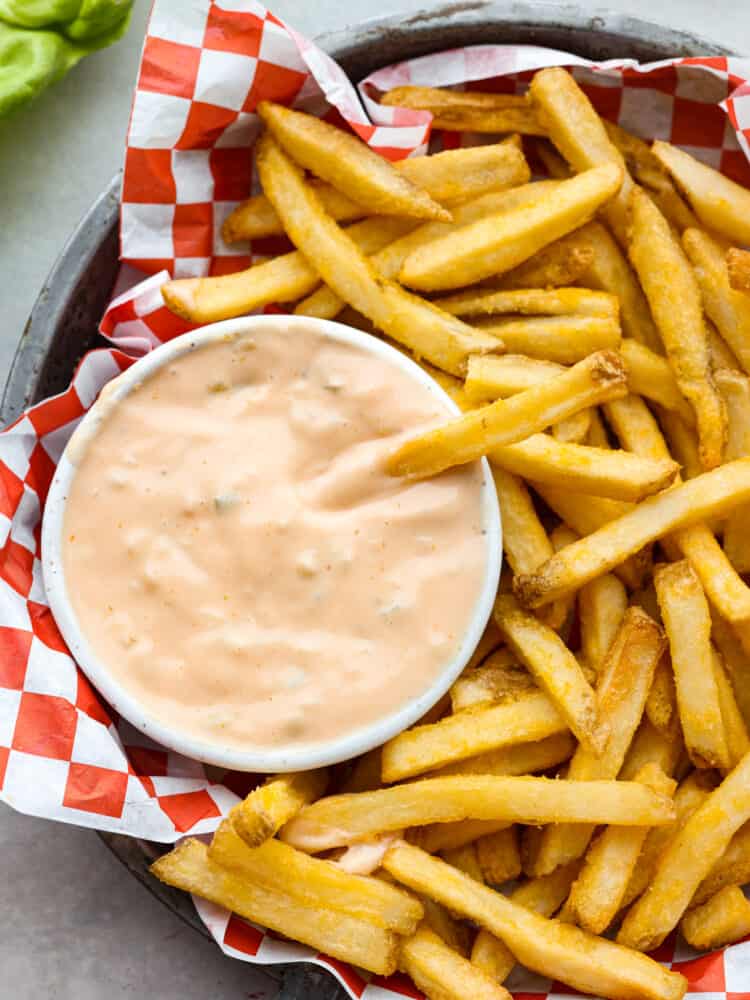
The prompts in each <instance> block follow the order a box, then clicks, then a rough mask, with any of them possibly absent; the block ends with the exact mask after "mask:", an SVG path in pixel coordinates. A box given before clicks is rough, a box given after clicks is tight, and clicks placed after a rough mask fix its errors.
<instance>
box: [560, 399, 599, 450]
mask: <svg viewBox="0 0 750 1000" xmlns="http://www.w3.org/2000/svg"><path fill="white" fill-rule="evenodd" d="M595 414H596V408H595V407H594V408H590V409H588V410H579V411H578V413H574V414H573V416H572V417H568V418H567V419H566V420H561V421H560V423H558V424H555V425H554V426H553V427H552V428H551V431H552V437H553V438H554V439H555V440H556V441H562V443H563V444H590V443H591V442H589V441H588V440H587V439H588V436H589V431H590V430H591V425H592V422H593V419H594V415H595Z"/></svg>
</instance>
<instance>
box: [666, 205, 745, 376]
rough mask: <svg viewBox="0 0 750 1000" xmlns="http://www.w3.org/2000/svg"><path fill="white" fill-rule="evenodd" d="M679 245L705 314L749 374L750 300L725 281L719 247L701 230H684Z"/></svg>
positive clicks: (722, 253) (726, 274) (722, 251)
mask: <svg viewBox="0 0 750 1000" xmlns="http://www.w3.org/2000/svg"><path fill="white" fill-rule="evenodd" d="M748 194H749V195H750V192H748ZM749 200H750V199H749ZM682 245H683V247H684V249H685V253H686V254H687V255H688V259H689V260H690V263H691V264H692V265H693V269H694V271H695V276H696V278H697V279H698V285H699V286H700V290H701V297H702V299H703V307H704V309H705V310H706V313H707V315H708V317H709V318H710V319H711V320H712V322H713V323H714V324H715V325H716V328H717V330H718V331H719V333H720V335H721V337H722V339H723V340H725V341H726V342H727V344H729V346H730V348H731V349H732V351H733V353H734V355H735V357H736V358H737V360H738V361H739V363H740V364H741V365H742V368H743V370H744V371H745V372H746V373H750V299H749V298H748V297H747V295H744V294H743V293H742V292H737V291H735V290H734V289H733V288H732V286H731V285H730V284H729V273H728V270H727V262H726V257H725V255H724V250H723V247H722V246H721V245H720V244H719V243H717V241H716V240H714V239H712V238H711V236H709V235H708V233H705V232H703V230H701V229H686V230H685V232H684V233H683V235H682Z"/></svg>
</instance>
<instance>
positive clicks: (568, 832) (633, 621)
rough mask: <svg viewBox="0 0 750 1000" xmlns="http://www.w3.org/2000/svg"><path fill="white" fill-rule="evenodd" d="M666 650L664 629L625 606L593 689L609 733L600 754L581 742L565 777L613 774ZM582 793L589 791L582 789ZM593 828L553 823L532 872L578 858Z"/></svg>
mask: <svg viewBox="0 0 750 1000" xmlns="http://www.w3.org/2000/svg"><path fill="white" fill-rule="evenodd" d="M664 648H665V638H664V633H663V632H662V630H661V629H660V628H659V626H658V625H657V624H656V622H654V621H653V619H651V618H649V616H648V615H647V614H646V613H645V612H644V611H642V610H641V609H640V608H628V610H627V611H626V612H625V615H624V617H623V620H622V624H621V625H620V629H619V631H618V633H617V635H616V636H615V639H614V642H613V643H612V644H611V646H610V649H609V651H608V653H607V656H606V658H605V661H604V663H603V665H602V667H601V670H600V680H599V685H598V687H597V692H596V695H597V704H598V708H599V716H600V718H602V719H605V720H606V721H607V722H608V723H609V727H610V731H611V733H612V735H611V738H610V740H609V742H608V743H607V746H606V748H605V750H604V753H603V754H601V755H599V756H597V755H596V754H594V753H591V751H590V750H588V749H586V747H583V746H579V747H578V749H577V750H576V752H575V753H574V754H573V757H572V759H571V761H570V765H569V767H568V780H569V781H571V782H573V783H575V782H578V781H587V782H588V781H592V780H602V779H612V778H615V777H616V776H617V774H618V772H619V771H620V769H621V767H622V765H623V761H624V759H625V754H626V752H627V749H628V747H629V745H630V742H631V740H632V739H633V735H634V733H635V731H636V729H637V727H638V724H639V722H640V721H641V717H642V715H643V709H644V706H645V704H646V696H647V694H648V691H649V688H650V686H651V681H652V679H653V675H654V671H655V669H656V665H657V663H658V662H659V660H660V658H661V655H662V653H663V651H664ZM582 795H583V796H584V797H585V796H586V795H587V791H584V792H582ZM593 832H594V829H593V827H592V826H564V825H557V826H551V827H549V829H546V830H544V832H543V833H542V835H541V839H540V843H539V845H538V849H537V851H535V855H536V857H535V860H534V864H533V869H532V870H531V874H533V875H546V874H549V872H551V871H553V870H554V869H555V868H556V867H557V866H558V865H564V864H568V863H569V862H571V861H575V860H576V859H577V858H580V857H581V856H582V855H583V853H584V852H585V850H586V847H587V846H588V843H589V841H590V839H591V835H592V834H593Z"/></svg>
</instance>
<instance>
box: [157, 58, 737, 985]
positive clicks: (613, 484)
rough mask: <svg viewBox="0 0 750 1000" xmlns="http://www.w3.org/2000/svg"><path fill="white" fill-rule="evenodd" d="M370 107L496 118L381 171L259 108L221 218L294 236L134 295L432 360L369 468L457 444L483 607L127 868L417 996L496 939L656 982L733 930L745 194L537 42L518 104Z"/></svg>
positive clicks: (330, 130)
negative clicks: (393, 690)
mask: <svg viewBox="0 0 750 1000" xmlns="http://www.w3.org/2000/svg"><path fill="white" fill-rule="evenodd" d="M383 102H384V103H386V104H392V105H398V106H402V107H411V108H420V109H427V110H429V111H431V112H432V113H433V115H434V125H435V126H436V127H437V128H449V129H454V130H459V131H470V132H479V133H495V134H497V133H499V134H500V135H504V138H501V139H500V141H496V142H494V143H493V144H490V145H480V146H475V147H471V148H462V149H456V150H452V151H447V152H442V153H439V154H437V155H434V156H426V157H421V158H417V159H408V160H405V161H403V162H401V163H398V164H396V165H392V164H389V163H388V162H387V161H385V160H383V159H381V158H379V157H378V156H377V155H376V154H375V153H373V152H372V151H371V150H370V149H368V147H367V146H366V145H365V144H364V143H362V142H360V140H359V139H357V138H355V137H354V136H353V135H350V134H348V133H345V132H343V131H341V130H339V129H337V128H335V127H333V126H331V125H328V124H326V123H324V122H321V121H319V120H318V119H315V118H313V117H310V116H308V115H305V114H302V113H300V112H297V111H292V110H289V109H287V108H284V107H280V106H277V105H273V104H268V103H266V104H262V105H261V106H260V108H259V113H260V115H261V117H262V119H263V121H264V123H265V126H266V130H265V132H264V134H263V136H262V137H261V139H260V141H259V144H258V147H257V151H256V163H257V169H258V172H259V175H260V180H261V183H262V186H263V192H264V193H263V194H261V195H258V196H256V197H253V198H251V199H250V200H249V201H247V202H246V203H244V204H243V205H241V206H239V207H238V208H237V209H236V210H235V211H234V212H233V213H232V215H230V217H229V218H228V219H227V221H226V224H225V227H224V236H225V239H227V240H230V241H231V240H239V239H243V238H248V237H249V238H255V237H260V236H266V235H271V234H279V233H286V234H287V235H288V237H289V238H290V239H291V242H292V243H293V244H294V246H295V247H296V248H297V249H296V250H295V251H294V252H291V253H287V254H283V255H281V256H278V257H275V258H273V259H271V260H267V261H265V262H263V263H260V264H257V265H256V266H254V267H252V268H250V269H249V270H246V271H243V272H241V273H238V274H232V275H228V276H223V277H213V278H191V279H186V280H176V281H171V282H169V283H168V284H167V285H166V286H165V288H164V299H165V301H166V303H167V305H168V306H169V307H170V308H171V309H173V310H174V311H175V312H177V313H179V314H180V315H181V316H184V317H186V318H187V319H189V320H192V321H195V322H209V321H214V320H220V319H225V318H228V317H230V316H237V315H241V314H243V313H246V312H248V311H250V310H253V309H257V308H260V307H263V306H266V305H269V304H271V303H295V305H294V311H295V312H296V313H298V314H304V315H308V316H318V317H324V318H333V317H336V316H340V317H341V318H342V320H344V321H346V322H348V323H350V324H353V325H357V326H359V327H361V328H362V329H366V330H368V331H370V332H371V333H373V334H374V335H377V336H382V337H386V338H388V339H389V340H390V341H391V342H393V343H395V344H396V345H397V346H399V347H400V348H402V349H403V350H404V351H406V352H408V353H409V354H410V355H411V356H413V357H414V358H415V359H416V360H417V361H418V362H419V363H420V364H422V365H423V366H424V367H425V368H426V369H427V370H428V371H429V372H431V373H432V374H433V375H434V377H435V378H436V379H438V380H439V381H440V383H441V384H442V385H443V387H444V388H445V389H446V390H447V391H448V392H449V393H450V395H451V396H452V397H453V399H454V400H455V401H456V402H457V403H458V404H459V406H460V408H461V410H462V411H463V412H462V414H461V416H459V417H454V418H452V419H449V420H447V421H446V422H445V423H444V424H443V425H441V426H438V427H437V428H433V429H431V430H429V431H428V432H427V433H415V435H414V437H413V438H412V439H410V440H407V441H406V443H404V444H403V445H402V446H401V447H400V448H399V450H398V451H397V453H396V454H393V455H392V456H391V457H390V459H389V466H388V467H389V471H390V472H391V473H392V474H393V475H394V476H405V477H424V476H432V475H436V474H438V473H440V472H441V471H443V470H445V469H449V468H452V467H454V466H456V465H459V464H461V463H465V462H472V461H474V460H476V459H478V458H480V457H481V456H487V457H488V459H489V461H490V463H491V466H492V469H493V472H494V475H495V480H496V484H497V490H498V496H499V501H500V507H501V511H502V518H503V533H504V539H503V546H504V551H505V557H506V558H505V570H504V573H503V576H502V580H501V584H500V590H499V593H498V596H497V601H496V605H495V610H494V616H493V619H492V621H491V623H490V624H489V626H488V627H487V630H486V632H485V634H484V636H483V638H482V640H481V641H480V643H479V645H478V647H477V649H476V651H475V653H474V655H473V657H472V659H471V662H470V663H469V665H468V667H467V668H466V670H465V671H464V673H463V675H462V676H461V677H460V678H459V679H458V680H457V681H456V682H455V684H454V685H453V688H452V690H451V691H450V696H449V697H447V698H445V699H443V701H442V702H440V704H439V705H437V706H436V707H435V708H434V709H433V710H432V712H431V713H430V715H429V717H428V718H426V719H424V720H422V721H421V722H420V723H419V724H417V725H416V726H414V727H413V728H411V729H409V730H407V731H406V732H403V733H401V734H400V735H398V736H396V737H395V738H394V739H392V740H390V742H388V743H387V744H386V745H385V746H384V747H382V748H380V749H378V750H376V751H372V752H370V753H368V754H366V755H365V756H364V757H361V758H360V759H358V760H356V761H354V762H350V764H349V765H347V766H342V767H338V768H335V769H332V770H331V771H330V772H322V771H318V772H310V773H304V774H288V775H279V776H276V777H271V778H269V779H268V780H267V781H266V783H265V784H264V785H262V786H261V787H259V788H258V789H256V790H255V791H254V792H252V793H251V794H250V795H249V796H248V797H247V799H245V801H244V802H242V803H241V804H240V805H238V806H237V807H236V808H235V809H234V810H233V811H232V813H231V814H230V815H229V817H228V818H227V819H226V820H225V821H224V822H223V823H222V824H221V826H220V827H219V829H218V831H217V832H216V834H215V836H214V838H213V840H212V842H211V843H210V844H209V845H205V844H203V843H201V842H199V841H197V840H187V841H185V842H183V843H182V844H180V845H179V846H178V847H177V848H176V849H175V850H174V851H172V852H171V853H169V854H167V855H166V856H165V857H163V858H161V859H160V860H159V861H157V862H156V864H155V865H154V867H153V871H154V872H155V874H156V875H157V876H158V877H159V878H160V879H162V880H164V881H165V882H168V883H170V884H171V885H174V886H178V887H179V888H182V889H185V890H188V891H190V892H194V893H196V894H198V895H199V896H202V897H204V898H206V899H209V900H212V901H214V902H215V903H219V904H221V905H223V906H226V907H228V908H230V909H232V910H234V911H235V912H237V913H238V914H241V915H242V916H244V917H246V918H248V919H249V920H252V921H256V922H258V923H259V924H261V925H263V926H264V927H267V928H270V929H272V930H273V931H275V932H277V933H280V934H282V935H286V936H288V937H290V938H294V939H295V940H297V941H301V942H303V943H305V944H307V945H309V946H311V947H313V948H315V949H318V950H320V951H323V952H326V953H328V954H329V955H332V956H334V957H335V958H337V959H340V960H344V961H347V962H351V963H353V964H355V965H358V966H361V967H362V968H364V969H367V970H370V971H371V972H373V973H378V974H381V975H387V974H390V973H392V972H394V971H395V970H396V969H401V970H402V971H403V972H405V973H406V974H408V975H409V976H411V978H412V979H413V980H414V982H415V983H416V984H417V985H418V986H419V988H420V989H422V990H423V991H424V992H425V993H426V994H427V996H428V997H431V998H435V1000H438V998H439V1000H477V998H482V1000H484V998H487V1000H490V998H492V1000H495V998H501V997H507V996H508V995H509V994H508V993H507V991H506V989H505V988H504V986H503V985H502V984H503V983H504V982H505V980H506V979H507V977H508V975H509V974H510V972H511V970H512V969H513V967H514V965H515V964H516V962H519V963H522V964H523V965H525V966H527V967H528V968H530V969H532V970H534V971H536V972H538V973H541V974H542V975H546V976H550V977H552V978H553V979H558V980H562V981H563V982H564V983H566V984H567V985H569V986H571V987H573V988H575V989H578V990H582V991H584V992H587V993H593V994H597V995H600V996H604V997H622V998H631V997H645V998H650V1000H672V998H679V997H681V996H682V995H683V993H684V992H685V988H686V984H685V980H684V979H683V977H682V976H680V975H678V974H676V973H673V972H671V971H668V970H667V969H665V968H664V967H662V966H661V965H660V964H659V963H657V962H656V961H654V960H652V959H651V958H649V957H647V955H645V954H644V952H648V951H650V950H652V949H654V948H655V947H657V946H658V945H659V944H661V942H663V941H664V939H665V938H666V936H667V935H668V934H669V933H670V932H671V931H672V930H673V929H674V928H677V927H679V928H680V929H681V931H682V933H683V935H684V936H685V938H686V939H687V941H688V942H690V943H691V944H693V945H694V946H695V947H697V948H714V947H718V946H722V945H724V944H727V943H730V942H733V941H737V940H739V939H740V938H742V937H744V936H745V935H747V934H749V933H750V903H748V901H747V900H746V899H745V896H744V895H743V893H742V892H741V890H740V888H739V886H741V885H742V884H743V883H745V882H746V881H748V880H750V737H749V736H748V727H749V726H750V588H749V587H748V586H747V584H746V582H745V580H744V579H743V577H742V574H744V573H748V572H750V457H748V456H750V294H748V293H749V292H750V253H749V252H748V251H747V250H746V249H743V246H747V245H748V244H750V191H748V190H745V189H744V188H742V187H740V186H739V185H737V184H735V183H733V182H732V181H730V180H728V179H727V178H725V177H724V176H722V175H721V174H719V173H718V172H716V171H715V170H712V169H711V168H709V167H707V166H705V165H704V164H702V163H699V162H698V161H696V160H695V159H693V158H692V157H691V156H689V155H688V154H687V153H685V152H683V151H681V150H679V149H676V148H674V147H672V146H670V145H668V144H666V143H664V142H654V143H653V144H651V145H649V144H647V143H646V142H644V141H643V140H642V139H639V138H637V137H636V136H634V135H630V134H628V133H626V132H624V131H623V130H622V129H620V128H618V127H617V126H613V125H611V124H609V123H607V122H603V121H602V120H601V119H600V118H599V117H598V115H597V114H596V112H595V111H594V109H593V107H592V106H591V104H590V102H589V100H588V99H587V97H586V96H585V94H584V93H583V92H582V91H581V90H580V88H579V87H578V86H577V84H576V82H575V81H574V79H573V78H572V76H570V74H568V73H567V72H566V71H564V70H562V69H558V68H552V69H544V70H542V71H540V72H539V73H537V74H536V76H535V77H534V79H533V80H532V82H531V85H530V88H529V92H528V94H527V95H526V96H525V97H522V96H498V95H494V94H481V93H458V92H454V91H441V90H433V89H429V88H419V87H402V88H398V89H397V90H394V91H391V92H390V93H387V94H385V95H384V96H383ZM521 136H523V137H524V138H523V140H522V139H521ZM532 152H533V154H534V156H535V157H536V160H537V162H539V163H543V164H544V167H545V170H546V173H547V174H548V175H549V176H548V177H547V178H545V179H542V180H539V181H535V182H533V183H532V182H531V169H530V167H529V163H528V161H527V158H526V154H531V153H532ZM306 171H309V172H310V173H311V174H313V175H314V177H310V176H308V175H307V174H306ZM342 224H343V225H342ZM427 296H429V298H428V297H427ZM293 349H294V348H293V345H292V344H290V350H293ZM581 782H587V785H586V786H582V784H581ZM511 880H512V881H513V885H512V886H511V887H510V888H509V887H508V886H506V885H505V883H508V882H509V881H511ZM498 886H504V891H503V890H502V889H498ZM605 934H606V935H608V936H607V937H604V936H601V935H605Z"/></svg>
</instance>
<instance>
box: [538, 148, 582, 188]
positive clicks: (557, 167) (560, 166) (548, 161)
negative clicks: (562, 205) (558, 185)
mask: <svg viewBox="0 0 750 1000" xmlns="http://www.w3.org/2000/svg"><path fill="white" fill-rule="evenodd" d="M534 149H535V151H536V154H537V156H538V157H539V159H540V160H541V161H542V163H543V164H544V168H545V170H546V171H547V173H548V174H549V176H550V177H554V178H555V179H556V180H561V181H562V180H565V178H566V177H570V175H571V174H572V172H573V171H572V170H571V169H570V167H569V166H568V164H567V163H566V162H565V160H564V159H563V158H562V156H560V154H559V153H558V152H557V150H556V149H555V147H554V146H553V145H552V143H551V142H549V141H548V140H547V139H537V141H536V145H535V147H534Z"/></svg>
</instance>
